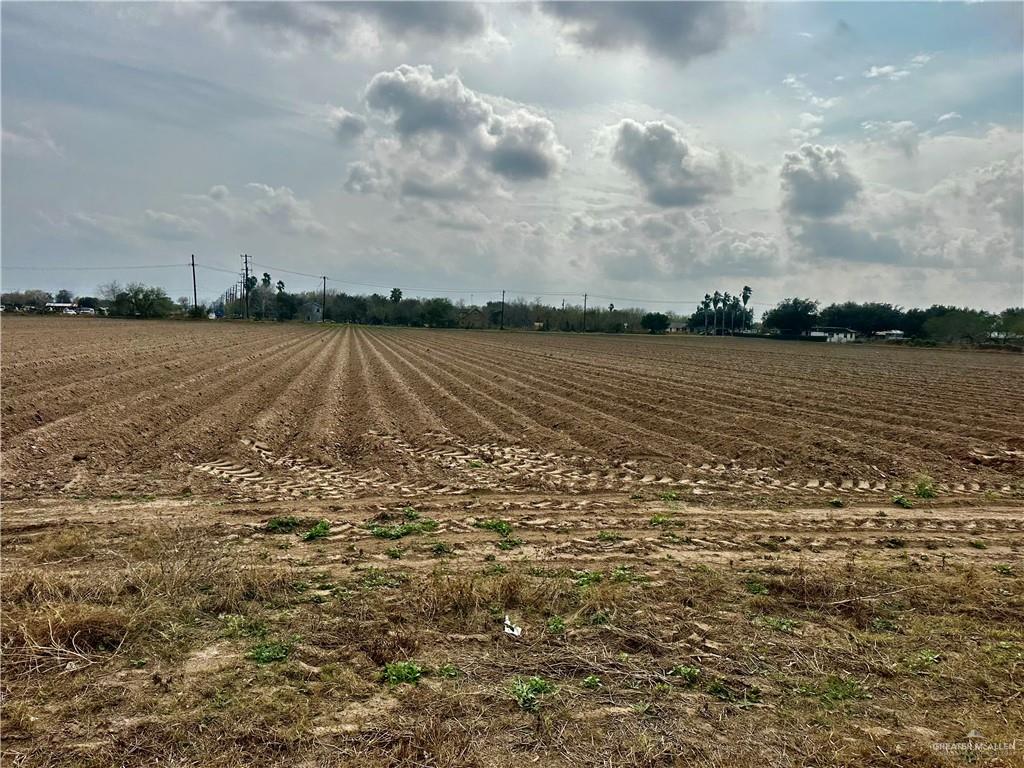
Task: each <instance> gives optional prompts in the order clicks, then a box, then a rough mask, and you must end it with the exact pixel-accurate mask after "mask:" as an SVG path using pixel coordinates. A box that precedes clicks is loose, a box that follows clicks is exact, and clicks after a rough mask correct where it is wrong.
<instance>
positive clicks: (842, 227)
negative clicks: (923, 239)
mask: <svg viewBox="0 0 1024 768" xmlns="http://www.w3.org/2000/svg"><path fill="white" fill-rule="evenodd" d="M792 233H793V236H794V238H795V239H796V241H797V242H798V243H799V244H800V245H802V246H803V247H804V248H806V249H807V250H808V251H809V252H810V253H812V254H815V255H818V256H821V255H824V256H826V257H832V258H841V259H843V260H844V261H857V262H873V263H882V264H900V263H902V262H904V261H905V260H906V254H905V253H904V251H903V248H902V247H901V245H900V243H899V241H898V240H896V239H895V238H894V237H892V236H891V235H885V234H879V233H875V232H869V231H868V230H866V229H863V228H859V227H857V226H854V225H852V224H849V223H846V222H837V221H820V220H818V221H802V222H800V224H799V225H798V226H796V227H794V229H793V230H792Z"/></svg>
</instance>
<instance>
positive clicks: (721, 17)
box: [539, 1, 750, 62]
mask: <svg viewBox="0 0 1024 768" xmlns="http://www.w3.org/2000/svg"><path fill="white" fill-rule="evenodd" d="M539 7H540V9H541V11H542V12H543V13H545V14H547V15H548V16H550V17H551V18H553V19H554V20H555V21H556V22H557V23H558V24H559V25H560V27H561V29H562V32H563V33H564V34H565V35H566V36H567V37H568V38H569V39H571V40H572V41H573V42H575V43H576V44H577V45H580V46H582V47H584V48H589V49H593V50H623V49H640V50H643V51H645V52H647V53H648V54H650V55H652V56H657V57H661V58H664V59H669V60H671V61H675V62H687V61H689V60H690V59H693V58H695V57H697V56H704V55H707V54H710V53H714V52H715V51H717V50H719V49H721V48H723V47H725V46H726V45H727V44H728V42H729V41H730V40H731V39H732V38H733V37H734V36H736V35H737V34H738V33H741V32H743V31H745V30H746V29H747V28H748V27H749V26H750V15H749V14H750V12H749V9H748V8H747V7H746V6H745V5H743V4H741V3H662V2H614V1H612V2H548V3H540V5H539Z"/></svg>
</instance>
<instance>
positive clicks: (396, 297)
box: [389, 288, 402, 304]
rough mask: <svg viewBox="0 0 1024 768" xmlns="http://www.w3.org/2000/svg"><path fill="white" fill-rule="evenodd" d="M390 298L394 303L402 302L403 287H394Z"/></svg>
mask: <svg viewBox="0 0 1024 768" xmlns="http://www.w3.org/2000/svg"><path fill="white" fill-rule="evenodd" d="M389 298H390V301H391V303H392V304H397V303H398V302H400V301H401V300H402V289H401V288H392V289H391V296H390V297H389Z"/></svg>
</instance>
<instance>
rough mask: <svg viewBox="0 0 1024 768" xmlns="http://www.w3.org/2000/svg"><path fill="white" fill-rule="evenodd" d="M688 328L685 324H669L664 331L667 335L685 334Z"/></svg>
mask: <svg viewBox="0 0 1024 768" xmlns="http://www.w3.org/2000/svg"><path fill="white" fill-rule="evenodd" d="M688 327H689V326H687V325H686V323H669V324H668V328H666V329H665V330H666V331H667V332H668V333H686V331H687V329H688Z"/></svg>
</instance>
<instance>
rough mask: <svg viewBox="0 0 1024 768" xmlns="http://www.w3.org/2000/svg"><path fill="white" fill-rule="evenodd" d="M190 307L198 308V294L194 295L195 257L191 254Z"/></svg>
mask: <svg viewBox="0 0 1024 768" xmlns="http://www.w3.org/2000/svg"><path fill="white" fill-rule="evenodd" d="M192 306H193V307H198V306H199V294H198V293H196V255H195V254H194V253H193V254H192Z"/></svg>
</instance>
